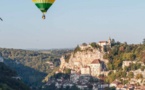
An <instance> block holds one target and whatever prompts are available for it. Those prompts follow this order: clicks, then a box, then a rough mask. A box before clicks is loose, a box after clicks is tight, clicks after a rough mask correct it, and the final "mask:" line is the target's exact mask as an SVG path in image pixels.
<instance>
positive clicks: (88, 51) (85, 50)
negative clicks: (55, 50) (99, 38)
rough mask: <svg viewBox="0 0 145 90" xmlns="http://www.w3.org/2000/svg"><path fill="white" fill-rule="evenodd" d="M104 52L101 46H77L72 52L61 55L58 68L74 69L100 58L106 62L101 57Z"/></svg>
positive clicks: (77, 69)
mask: <svg viewBox="0 0 145 90" xmlns="http://www.w3.org/2000/svg"><path fill="white" fill-rule="evenodd" d="M104 54H105V53H104V52H103V51H102V50H101V47H98V48H94V47H92V46H91V45H81V46H78V47H77V48H76V49H75V50H74V51H73V52H72V53H70V54H66V55H64V56H62V57H61V65H60V70H61V71H63V70H64V68H70V69H73V70H75V71H78V72H79V70H80V68H82V67H85V66H87V65H88V64H90V63H91V62H92V61H93V60H95V59H100V60H102V61H104V62H105V63H107V61H108V60H104V59H103V55H104Z"/></svg>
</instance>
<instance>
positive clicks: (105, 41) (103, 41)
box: [99, 41, 108, 43]
mask: <svg viewBox="0 0 145 90" xmlns="http://www.w3.org/2000/svg"><path fill="white" fill-rule="evenodd" d="M99 43H108V42H107V41H99Z"/></svg>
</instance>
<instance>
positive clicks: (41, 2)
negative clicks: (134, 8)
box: [32, 0, 55, 19]
mask: <svg viewBox="0 0 145 90" xmlns="http://www.w3.org/2000/svg"><path fill="white" fill-rule="evenodd" d="M32 1H33V2H34V3H35V5H36V6H37V7H38V8H39V9H40V11H41V12H42V13H43V15H42V19H45V14H46V12H47V10H48V9H49V8H50V7H51V6H52V4H53V3H54V2H55V0H32Z"/></svg>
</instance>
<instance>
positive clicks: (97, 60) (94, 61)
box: [92, 59, 101, 64]
mask: <svg viewBox="0 0 145 90" xmlns="http://www.w3.org/2000/svg"><path fill="white" fill-rule="evenodd" d="M100 63H101V61H100V59H95V60H93V61H92V64H100Z"/></svg>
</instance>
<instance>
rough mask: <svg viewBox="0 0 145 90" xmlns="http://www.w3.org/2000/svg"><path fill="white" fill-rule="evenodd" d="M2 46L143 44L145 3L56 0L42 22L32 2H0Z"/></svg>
mask: <svg viewBox="0 0 145 90" xmlns="http://www.w3.org/2000/svg"><path fill="white" fill-rule="evenodd" d="M0 17H1V18H3V20H4V21H3V22H1V21H0V47H2V48H17V49H52V48H53V49H54V48H74V47H76V46H77V45H79V44H81V43H84V42H85V43H90V42H98V41H102V40H108V38H109V37H111V38H114V39H115V41H120V42H127V43H129V44H137V43H142V41H143V39H144V38H145V0H56V2H55V3H54V4H53V6H52V7H51V8H50V9H49V10H48V12H47V14H46V20H42V18H41V17H42V13H41V12H40V11H39V9H38V8H37V7H36V6H35V5H34V3H33V2H32V1H31V0H1V1H0Z"/></svg>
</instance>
